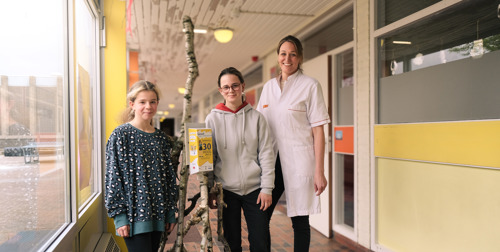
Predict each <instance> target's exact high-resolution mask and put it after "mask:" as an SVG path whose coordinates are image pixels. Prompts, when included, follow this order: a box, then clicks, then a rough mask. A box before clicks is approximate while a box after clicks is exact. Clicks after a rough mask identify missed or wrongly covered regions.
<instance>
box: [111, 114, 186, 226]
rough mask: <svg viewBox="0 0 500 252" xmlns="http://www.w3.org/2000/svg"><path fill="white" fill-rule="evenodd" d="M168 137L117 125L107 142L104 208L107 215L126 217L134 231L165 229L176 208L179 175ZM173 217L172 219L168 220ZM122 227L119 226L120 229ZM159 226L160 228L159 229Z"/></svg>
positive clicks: (127, 125) (170, 221)
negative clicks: (175, 170) (173, 164)
mask: <svg viewBox="0 0 500 252" xmlns="http://www.w3.org/2000/svg"><path fill="white" fill-rule="evenodd" d="M171 150H172V147H171V146H170V143H169V141H168V139H167V136H166V135H165V133H163V132H162V131H160V130H158V129H156V130H155V132H154V133H147V132H144V131H141V130H139V129H137V128H135V127H134V126H132V125H131V124H130V123H126V124H123V125H120V126H118V127H117V128H116V129H115V130H114V131H113V133H111V136H110V137H109V140H108V143H107V145H106V176H105V207H106V209H107V212H108V216H109V217H111V218H115V226H116V224H117V223H116V221H117V218H118V217H120V216H121V218H120V219H123V220H126V221H125V222H126V223H121V224H119V225H120V226H122V225H124V224H130V225H131V232H130V233H131V234H132V235H133V234H138V233H143V232H149V231H164V225H163V224H164V223H166V222H169V223H172V222H175V215H174V217H173V221H172V214H174V213H175V211H176V199H177V185H176V176H175V173H174V169H173V166H172V161H171V158H170V152H171ZM169 219H170V220H169ZM118 227H119V226H116V228H118ZM158 229H160V230H158Z"/></svg>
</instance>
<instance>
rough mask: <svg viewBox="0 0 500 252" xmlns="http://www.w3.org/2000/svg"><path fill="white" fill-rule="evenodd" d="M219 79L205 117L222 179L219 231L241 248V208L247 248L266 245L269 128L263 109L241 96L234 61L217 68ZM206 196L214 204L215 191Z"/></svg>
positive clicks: (240, 78) (269, 196) (270, 150)
mask: <svg viewBox="0 0 500 252" xmlns="http://www.w3.org/2000/svg"><path fill="white" fill-rule="evenodd" d="M218 85H219V92H220V94H221V95H222V96H223V97H224V103H220V104H218V105H217V106H216V107H215V109H213V110H212V111H211V113H210V114H209V115H208V116H207V118H206V120H205V123H206V126H207V127H208V128H211V129H212V132H213V136H214V138H213V139H214V164H215V168H214V173H213V175H215V180H216V181H217V182H221V183H222V187H223V194H224V202H225V203H226V204H227V208H224V211H223V228H224V237H225V239H226V241H227V242H228V243H229V246H230V248H231V251H232V252H238V251H242V247H241V210H242V209H243V213H244V215H245V220H246V223H247V228H248V240H249V243H250V251H270V235H269V221H268V215H267V212H266V210H267V209H268V207H269V206H270V205H271V203H272V190H273V188H274V161H275V157H274V152H273V147H272V139H271V136H270V134H269V129H268V126H267V123H266V120H265V119H264V117H263V116H262V114H260V113H259V112H257V111H256V110H254V109H253V108H252V106H251V105H250V104H248V103H247V102H246V101H245V99H244V94H243V92H244V91H245V82H244V80H243V76H242V74H241V73H240V71H238V70H237V69H235V68H233V67H230V68H226V69H224V70H222V72H221V73H220V75H219V79H218ZM212 180H213V179H212ZM209 184H210V182H209ZM210 198H211V199H210V202H209V203H210V205H211V207H214V202H213V200H214V198H215V197H214V195H211V197H210Z"/></svg>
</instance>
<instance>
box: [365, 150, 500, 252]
mask: <svg viewBox="0 0 500 252" xmlns="http://www.w3.org/2000/svg"><path fill="white" fill-rule="evenodd" d="M376 175H377V181H376V185H377V188H376V205H377V208H376V216H375V217H376V221H377V237H378V243H379V244H381V245H383V246H384V247H387V248H389V249H391V250H392V251H408V252H411V251H418V252H421V251H440V252H446V251H453V252H459V251H483V252H486V251H498V249H499V248H500V239H498V236H499V235H500V200H499V199H500V183H499V181H500V170H495V169H484V168H472V167H463V166H453V165H442V164H432V163H422V162H413V161H404V160H392V159H383V158H378V159H377V174H376Z"/></svg>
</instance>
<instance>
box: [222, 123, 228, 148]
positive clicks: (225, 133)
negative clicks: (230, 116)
mask: <svg viewBox="0 0 500 252" xmlns="http://www.w3.org/2000/svg"><path fill="white" fill-rule="evenodd" d="M222 120H223V121H224V122H223V124H224V149H227V140H226V139H227V130H226V114H222Z"/></svg>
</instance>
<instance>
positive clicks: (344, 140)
mask: <svg viewBox="0 0 500 252" xmlns="http://www.w3.org/2000/svg"><path fill="white" fill-rule="evenodd" d="M334 131H335V132H334V137H335V148H334V150H335V152H342V153H349V154H354V126H350V127H335V128H334Z"/></svg>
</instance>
